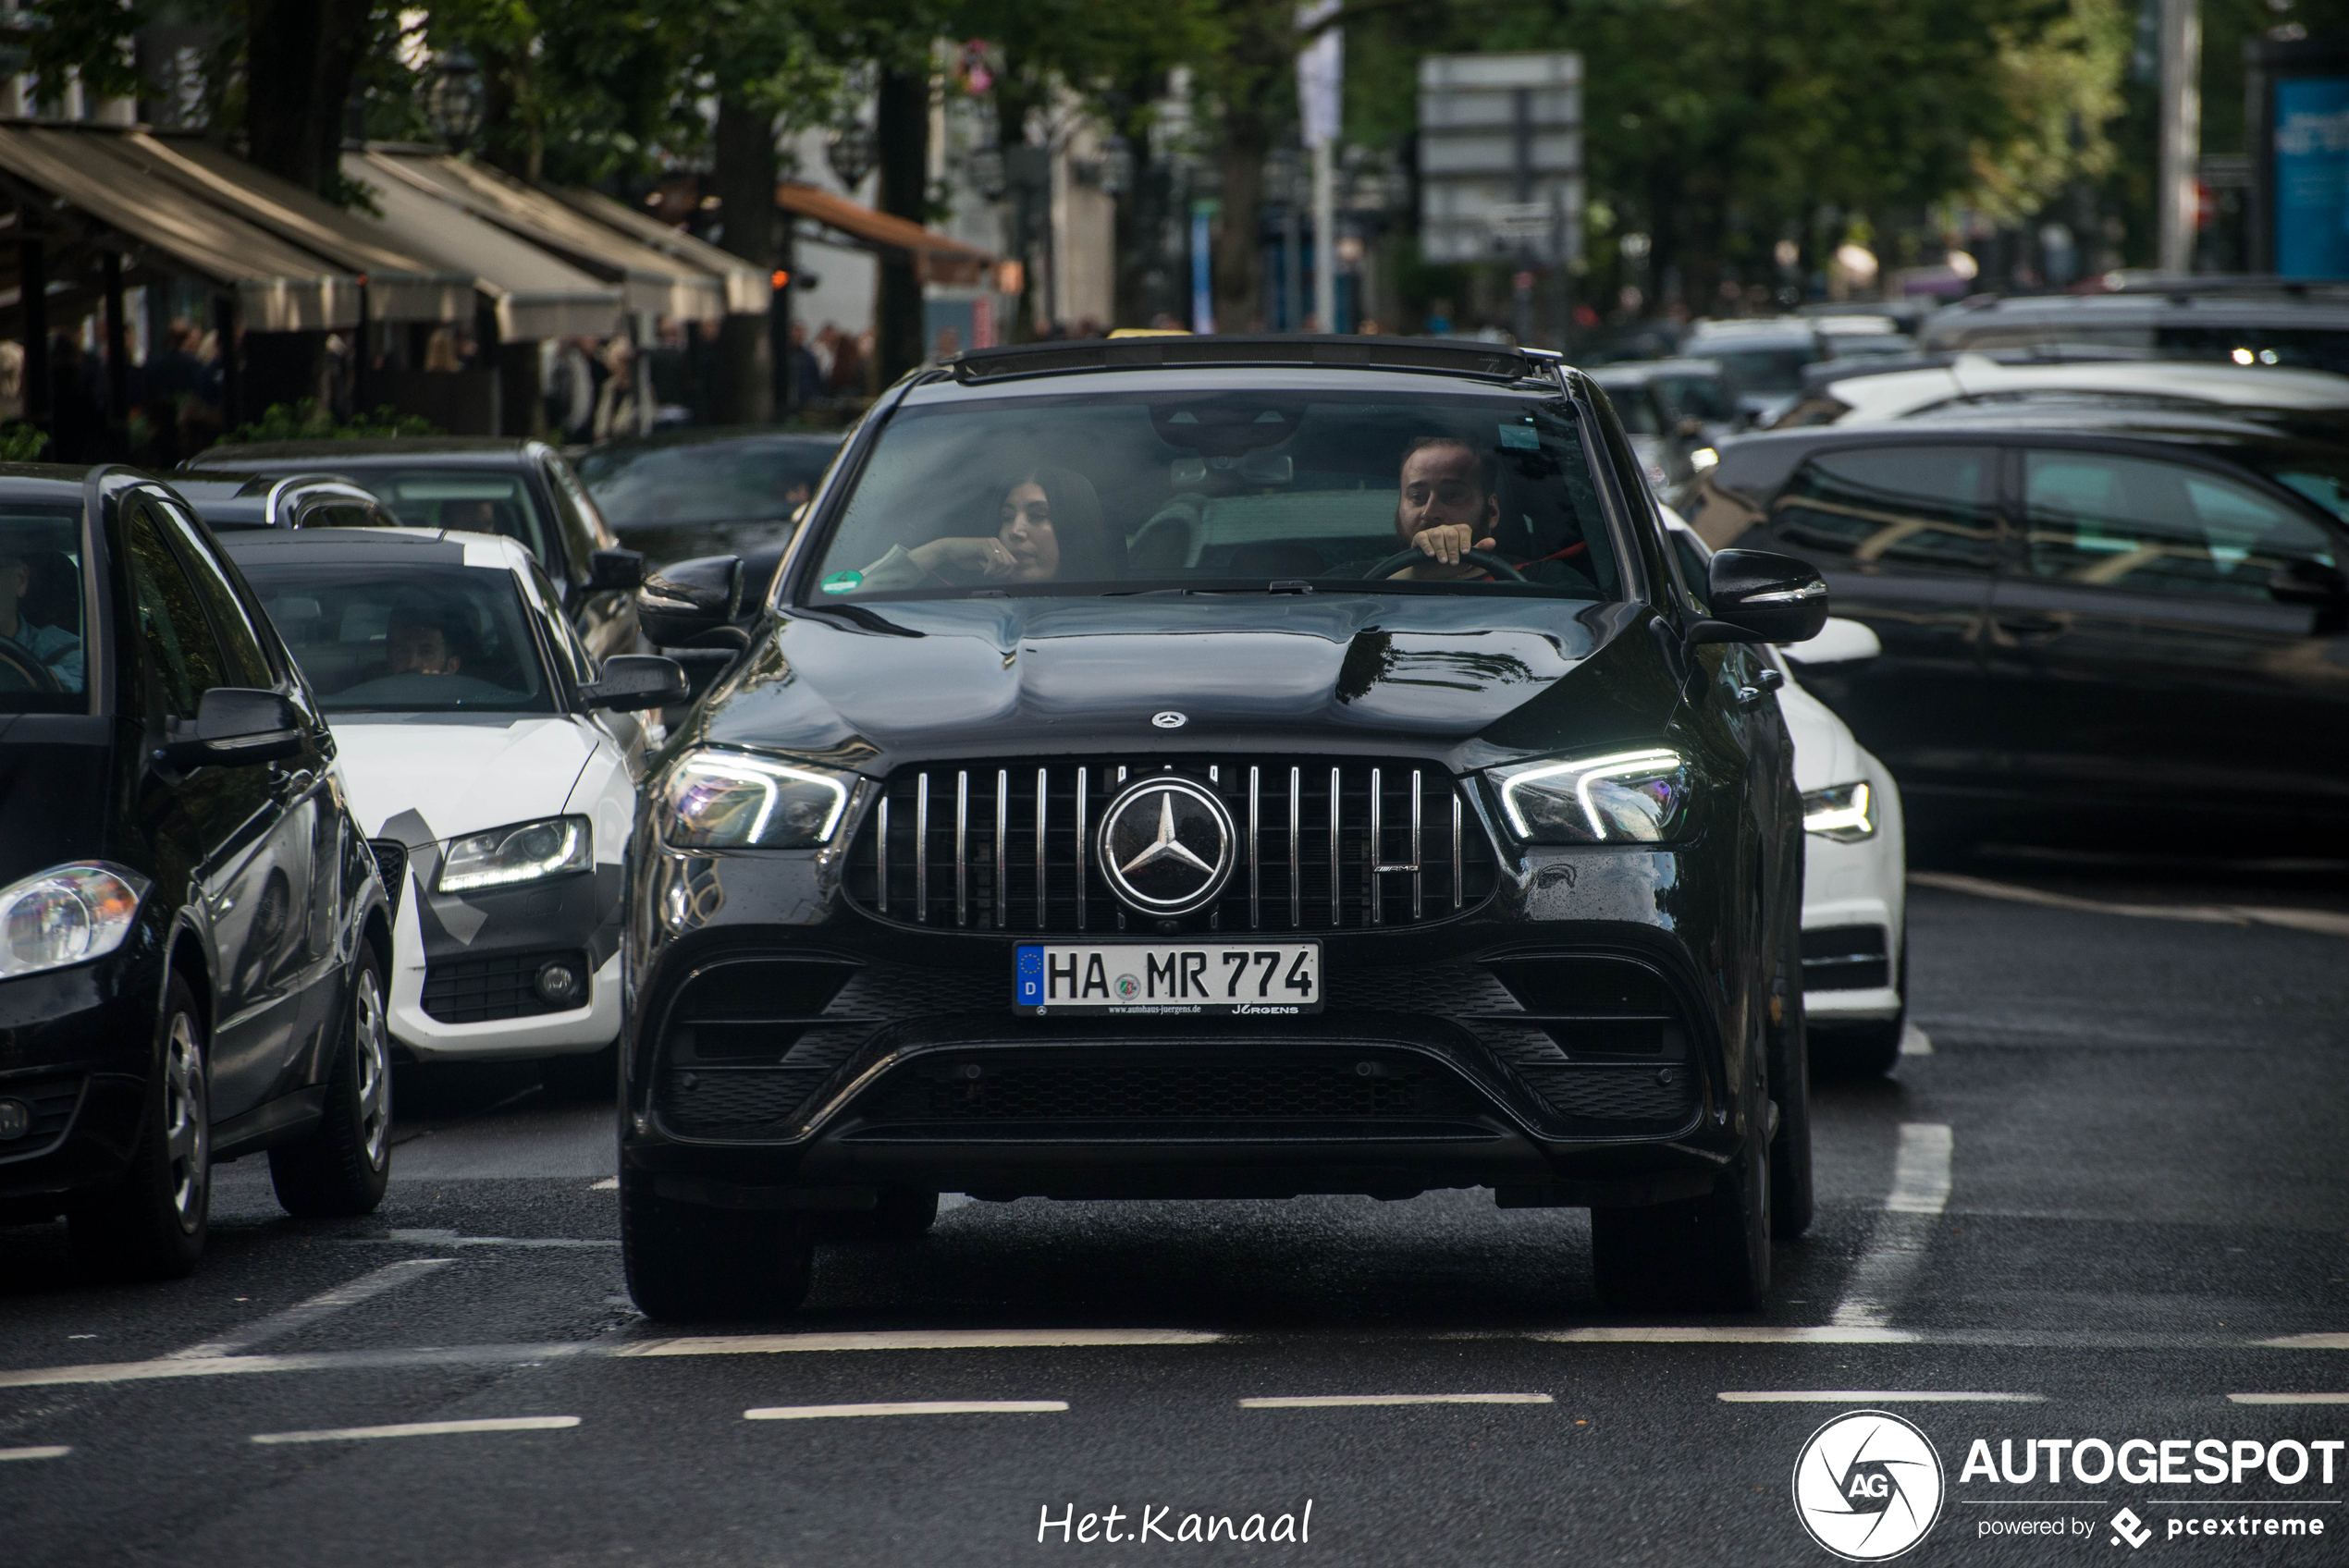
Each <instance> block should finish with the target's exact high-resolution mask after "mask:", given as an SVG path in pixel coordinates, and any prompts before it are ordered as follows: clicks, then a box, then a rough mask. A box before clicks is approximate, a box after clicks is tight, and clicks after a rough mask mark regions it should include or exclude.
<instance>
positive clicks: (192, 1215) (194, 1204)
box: [163, 1012, 212, 1233]
mask: <svg viewBox="0 0 2349 1568" xmlns="http://www.w3.org/2000/svg"><path fill="white" fill-rule="evenodd" d="M163 1129H164V1157H165V1159H166V1161H167V1163H168V1164H169V1167H170V1179H171V1208H172V1213H173V1215H174V1216H175V1217H176V1218H177V1219H178V1221H179V1229H180V1230H181V1231H187V1232H190V1233H192V1232H193V1231H195V1229H196V1227H197V1226H198V1225H200V1224H202V1223H203V1215H204V1198H205V1188H206V1186H207V1185H208V1184H209V1183H210V1182H211V1180H212V1161H211V1154H212V1105H211V1097H210V1096H209V1094H208V1092H207V1088H206V1085H205V1083H204V1070H203V1052H202V1051H200V1050H198V1049H197V1048H196V1030H195V1024H194V1023H193V1022H192V1021H191V1019H190V1018H189V1017H188V1015H187V1014H186V1013H184V1012H182V1013H177V1014H174V1015H173V1017H172V1020H171V1036H170V1039H169V1040H168V1041H167V1042H166V1045H165V1047H164V1070H163Z"/></svg>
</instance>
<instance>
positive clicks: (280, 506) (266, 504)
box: [172, 472, 400, 532]
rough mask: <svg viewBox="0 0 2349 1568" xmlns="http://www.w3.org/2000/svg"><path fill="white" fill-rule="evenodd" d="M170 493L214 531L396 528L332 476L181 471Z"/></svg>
mask: <svg viewBox="0 0 2349 1568" xmlns="http://www.w3.org/2000/svg"><path fill="white" fill-rule="evenodd" d="M172 490H173V492H174V493H175V494H177V495H178V496H179V497H180V498H181V499H182V500H184V501H186V502H187V503H188V504H189V505H191V506H192V507H194V508H196V514H197V515H198V516H199V517H202V518H203V520H204V522H205V523H206V524H207V525H208V526H210V527H211V528H212V529H213V530H214V531H215V532H226V531H228V530H243V529H252V528H397V527H399V526H400V520H399V519H398V518H396V517H394V516H392V514H391V513H390V511H389V510H388V509H387V508H385V506H384V504H383V503H382V502H381V501H378V500H376V499H375V496H374V495H373V494H372V493H370V492H369V491H366V490H363V489H362V488H360V487H359V486H358V485H356V484H351V482H350V481H349V480H347V479H337V478H335V477H334V476H333V475H332V474H324V473H290V474H277V473H216V474H215V473H209V472H207V473H203V474H196V473H181V474H179V475H178V478H177V479H176V481H175V482H174V483H173V484H172Z"/></svg>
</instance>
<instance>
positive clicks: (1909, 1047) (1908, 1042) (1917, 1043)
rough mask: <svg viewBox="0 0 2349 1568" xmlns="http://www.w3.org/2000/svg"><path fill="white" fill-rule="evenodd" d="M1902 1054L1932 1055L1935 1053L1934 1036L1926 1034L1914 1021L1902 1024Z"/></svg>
mask: <svg viewBox="0 0 2349 1568" xmlns="http://www.w3.org/2000/svg"><path fill="white" fill-rule="evenodd" d="M1900 1054H1901V1055H1902V1056H1931V1055H1932V1054H1933V1036H1932V1035H1928V1034H1926V1033H1925V1031H1924V1030H1922V1029H1920V1028H1918V1027H1917V1026H1916V1025H1915V1024H1913V1023H1910V1024H1904V1025H1902V1027H1901V1030H1900Z"/></svg>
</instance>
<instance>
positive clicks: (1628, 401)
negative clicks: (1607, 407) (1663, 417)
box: [1600, 381, 1663, 435]
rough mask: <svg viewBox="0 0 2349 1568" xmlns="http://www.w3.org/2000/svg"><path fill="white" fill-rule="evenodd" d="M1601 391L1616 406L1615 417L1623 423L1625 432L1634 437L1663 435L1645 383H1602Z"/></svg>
mask: <svg viewBox="0 0 2349 1568" xmlns="http://www.w3.org/2000/svg"><path fill="white" fill-rule="evenodd" d="M1600 390H1602V391H1604V392H1605V394H1606V400H1607V401H1608V402H1610V403H1613V404H1614V405H1615V417H1616V418H1617V419H1619V420H1621V421H1622V422H1623V428H1624V429H1625V430H1627V431H1629V432H1630V433H1631V434H1632V435H1662V434H1663V432H1662V430H1661V429H1660V428H1659V427H1658V426H1657V423H1656V418H1655V404H1654V401H1653V400H1652V399H1651V398H1649V396H1648V387H1647V386H1645V385H1644V384H1643V383H1641V382H1637V381H1632V382H1617V383H1615V384H1614V385H1613V386H1608V385H1607V384H1606V383H1605V382H1602V383H1600Z"/></svg>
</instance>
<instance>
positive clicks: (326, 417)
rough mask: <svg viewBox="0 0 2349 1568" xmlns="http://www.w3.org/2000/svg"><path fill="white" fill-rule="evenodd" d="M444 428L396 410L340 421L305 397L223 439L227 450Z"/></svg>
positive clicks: (277, 407)
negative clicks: (251, 444) (249, 444)
mask: <svg viewBox="0 0 2349 1568" xmlns="http://www.w3.org/2000/svg"><path fill="white" fill-rule="evenodd" d="M440 434H441V429H440V426H438V425H437V424H435V423H433V422H432V421H430V420H428V419H425V418H424V417H422V416H421V415H418V414H403V413H400V412H398V411H396V410H392V409H388V408H381V409H377V410H375V413H374V414H373V415H372V416H370V415H366V414H361V415H359V416H358V417H357V418H355V419H349V420H338V419H337V418H336V417H335V415H334V410H331V409H327V408H324V407H322V406H321V405H320V404H319V402H318V400H317V399H316V398H303V399H302V400H301V401H300V402H299V403H296V404H294V405H293V406H292V407H291V408H289V407H287V406H286V405H285V404H283V403H272V404H270V405H269V408H268V410H267V411H266V412H264V414H263V415H262V416H261V417H260V418H259V419H257V420H255V421H253V422H252V423H251V424H248V425H244V426H241V427H240V428H239V429H237V430H234V431H231V432H229V433H228V435H223V436H222V437H221V438H220V444H221V445H222V446H224V447H228V446H239V445H241V444H243V443H245V442H248V441H326V440H354V439H359V438H363V437H367V436H379V435H440Z"/></svg>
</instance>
